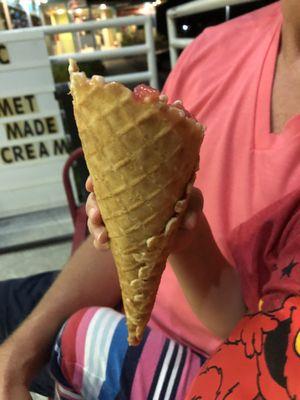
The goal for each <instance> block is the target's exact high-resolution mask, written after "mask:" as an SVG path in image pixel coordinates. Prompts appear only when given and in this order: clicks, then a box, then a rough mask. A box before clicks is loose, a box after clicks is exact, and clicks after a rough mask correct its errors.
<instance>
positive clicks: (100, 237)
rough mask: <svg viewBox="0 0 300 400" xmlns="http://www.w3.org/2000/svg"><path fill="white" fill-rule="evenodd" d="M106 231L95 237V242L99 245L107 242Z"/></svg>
mask: <svg viewBox="0 0 300 400" xmlns="http://www.w3.org/2000/svg"><path fill="white" fill-rule="evenodd" d="M107 239H108V237H107V231H106V229H104V230H103V231H101V232H100V233H99V234H98V235H97V241H98V242H99V243H101V244H104V243H106V242H107Z"/></svg>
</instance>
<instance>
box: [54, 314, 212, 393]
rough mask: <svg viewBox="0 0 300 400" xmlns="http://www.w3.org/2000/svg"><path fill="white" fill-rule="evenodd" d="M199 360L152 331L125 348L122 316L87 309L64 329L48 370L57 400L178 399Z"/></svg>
mask: <svg viewBox="0 0 300 400" xmlns="http://www.w3.org/2000/svg"><path fill="white" fill-rule="evenodd" d="M204 361H205V357H204V356H202V355H199V354H196V353H195V352H193V351H192V350H190V349H189V348H187V347H185V346H182V345H180V344H179V343H176V342H175V341H174V340H171V339H169V338H167V337H166V336H165V335H164V334H163V332H161V331H159V330H155V329H149V328H147V329H146V331H145V334H144V337H143V340H142V342H141V343H140V344H139V346H136V347H129V346H128V344H127V327H126V323H125V318H124V316H123V315H122V314H120V313H118V312H116V311H114V310H112V309H109V308H98V307H92V308H87V309H83V310H80V311H78V312H77V313H76V314H74V315H73V316H72V317H71V318H70V319H69V320H68V321H67V322H66V324H65V325H64V326H63V328H62V330H61V332H60V334H59V335H58V338H57V340H56V343H55V346H54V350H53V354H52V361H51V370H52V374H53V376H54V378H55V379H56V382H57V384H56V400H130V399H132V400H141V399H143V400H144V399H145V400H146V399H147V400H175V399H176V400H180V399H183V398H184V394H185V392H186V390H187V387H188V385H189V384H190V382H191V381H192V379H193V378H194V377H195V375H196V374H197V372H198V371H199V368H200V366H201V365H202V364H203V362H204Z"/></svg>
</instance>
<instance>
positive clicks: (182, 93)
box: [151, 3, 300, 352]
mask: <svg viewBox="0 0 300 400" xmlns="http://www.w3.org/2000/svg"><path fill="white" fill-rule="evenodd" d="M281 25H282V16H281V11H280V5H279V3H275V4H272V5H271V6H268V7H265V8H262V9H260V10H258V11H255V12H253V13H250V14H247V15H244V16H242V17H239V18H237V19H234V20H232V21H229V22H227V23H225V24H222V25H219V26H217V27H213V28H209V29H207V30H205V31H204V33H202V34H201V35H200V36H199V37H198V38H196V39H195V40H194V41H193V42H192V44H191V45H190V46H189V47H188V48H187V49H186V50H185V51H184V52H183V54H182V55H181V57H180V59H179V61H178V63H177V65H176V67H175V68H174V70H173V71H172V73H171V74H170V76H169V79H168V81H167V83H166V86H165V93H167V94H168V96H169V100H170V101H174V100H176V99H182V100H183V103H184V105H185V107H186V108H187V110H189V111H190V112H191V113H192V114H193V115H194V116H195V117H196V118H197V119H198V120H199V121H200V122H201V123H203V124H204V125H205V126H206V127H207V131H206V135H205V139H204V142H203V145H202V148H201V153H200V158H201V160H200V170H199V173H198V175H197V179H196V186H197V187H199V188H200V189H201V190H202V192H203V195H204V200H205V205H204V211H205V214H206V216H207V218H208V221H209V223H210V226H211V228H212V231H213V234H214V236H215V238H216V240H217V242H218V244H219V246H220V248H221V249H222V251H223V253H224V255H225V256H226V257H227V258H228V259H229V260H230V261H231V262H232V258H231V255H230V252H229V249H228V244H227V240H228V238H229V236H230V233H231V231H232V230H233V229H234V228H236V227H237V226H238V225H239V224H241V223H243V222H245V221H247V220H248V219H249V218H251V217H252V216H253V215H254V214H256V213H257V212H258V211H260V210H261V209H262V208H264V207H266V206H268V205H269V204H271V203H273V202H275V201H276V200H278V199H280V198H281V197H283V196H284V195H286V194H287V193H289V192H291V191H292V190H294V189H295V188H297V187H298V186H299V182H300V162H299V160H300V115H298V116H295V117H294V118H292V119H291V120H290V121H288V122H287V124H286V125H285V128H284V130H283V131H282V132H281V133H279V134H275V133H271V129H270V104H271V93H272V84H273V77H274V71H275V62H276V57H277V52H278V46H279V40H280V32H281ZM151 323H152V325H153V326H157V327H160V328H161V329H163V330H164V331H165V332H166V333H167V334H169V335H170V336H172V337H174V338H176V339H178V340H180V341H182V342H184V343H187V344H189V345H191V346H192V347H194V348H196V349H202V350H204V351H206V352H211V351H212V350H214V349H215V348H216V346H217V345H218V344H219V340H218V339H217V338H214V337H212V335H211V334H210V332H208V330H207V329H205V328H204V327H203V325H202V324H201V323H200V322H199V320H198V319H197V318H196V317H195V315H194V314H193V312H192V310H191V308H190V306H189V305H188V303H187V301H186V300H185V297H184V295H183V292H182V290H181V288H180V287H179V284H178V282H177V279H176V277H175V275H174V273H173V271H172V269H171V268H170V267H169V266H167V268H166V270H165V272H164V274H163V277H162V282H161V285H160V289H159V292H158V296H157V300H156V304H155V307H154V311H153V315H152V320H151Z"/></svg>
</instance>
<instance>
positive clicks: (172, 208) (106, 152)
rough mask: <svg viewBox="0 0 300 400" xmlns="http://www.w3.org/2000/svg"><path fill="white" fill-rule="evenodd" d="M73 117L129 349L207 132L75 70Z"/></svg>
mask: <svg viewBox="0 0 300 400" xmlns="http://www.w3.org/2000/svg"><path fill="white" fill-rule="evenodd" d="M70 75H71V85H70V87H71V93H72V96H73V105H74V113H75V118H76V122H77V126H78V131H79V135H80V138H81V142H82V146H83V151H84V154H85V158H86V162H87V165H88V169H89V172H90V174H91V176H92V179H93V184H94V190H95V195H96V199H97V203H98V205H99V208H100V211H101V214H102V218H103V221H104V223H105V225H106V228H107V231H108V235H109V239H110V247H111V250H112V254H113V256H114V259H115V263H116V266H117V269H118V274H119V280H120V286H121V291H122V298H123V304H124V309H125V314H126V319H127V326H128V341H129V344H131V345H136V344H138V343H139V342H140V340H141V337H142V334H143V331H144V329H145V326H146V324H147V322H148V320H149V318H150V315H151V311H152V308H153V305H154V302H155V297H156V293H157V290H158V286H159V282H160V279H161V275H162V273H163V270H164V268H165V265H166V260H167V257H168V255H169V253H170V243H171V241H172V237H173V235H174V233H175V231H176V229H177V228H178V226H179V224H180V220H181V218H182V216H183V213H184V210H185V208H186V205H187V197H188V192H189V189H190V188H191V185H192V184H193V181H194V178H195V172H196V170H197V169H198V164H199V149H200V145H201V142H202V139H203V128H202V126H201V125H200V124H199V123H196V122H195V120H193V119H191V118H188V117H187V116H186V115H184V112H183V111H182V110H178V109H177V108H176V107H172V106H169V105H167V104H166V103H165V102H160V101H155V102H141V101H137V100H136V99H135V98H134V96H133V93H132V91H131V90H129V89H128V88H126V87H125V86H124V85H122V84H120V83H116V82H112V83H107V84H105V83H104V80H103V78H102V77H99V76H93V77H92V78H91V79H87V77H86V76H85V74H84V73H81V72H78V70H77V66H76V64H75V63H74V62H73V63H72V64H71V67H70Z"/></svg>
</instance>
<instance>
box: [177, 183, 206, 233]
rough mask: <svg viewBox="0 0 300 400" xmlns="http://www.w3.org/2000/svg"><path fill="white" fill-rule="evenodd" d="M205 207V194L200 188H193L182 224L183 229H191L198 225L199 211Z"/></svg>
mask: <svg viewBox="0 0 300 400" xmlns="http://www.w3.org/2000/svg"><path fill="white" fill-rule="evenodd" d="M202 209H203V195H202V193H201V191H200V190H199V189H196V188H193V189H192V191H191V194H190V197H189V202H188V207H187V210H186V214H185V216H184V219H183V222H182V224H181V229H182V228H183V229H187V230H191V229H194V228H195V227H196V226H197V222H198V216H199V212H200V211H202Z"/></svg>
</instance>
